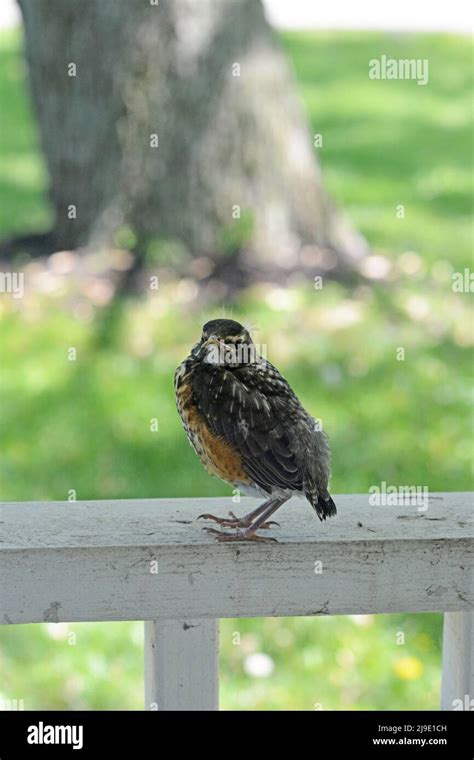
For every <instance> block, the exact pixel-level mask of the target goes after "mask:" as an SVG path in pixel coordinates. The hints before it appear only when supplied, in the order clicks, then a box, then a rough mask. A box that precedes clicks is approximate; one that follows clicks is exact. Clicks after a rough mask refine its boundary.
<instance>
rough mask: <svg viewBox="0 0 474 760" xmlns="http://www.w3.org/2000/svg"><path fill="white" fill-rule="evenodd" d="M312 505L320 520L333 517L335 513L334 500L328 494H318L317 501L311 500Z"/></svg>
mask: <svg viewBox="0 0 474 760" xmlns="http://www.w3.org/2000/svg"><path fill="white" fill-rule="evenodd" d="M312 503H313V507H314V508H315V510H316V513H317V515H318V517H319V519H320V520H325V519H326V518H327V517H334V516H335V515H336V514H337V509H336V505H335V503H334V501H333V500H332V499H331V497H330V496H329V494H326V496H325V497H323V496H321V495H319V496H318V500H317V501H313V502H312Z"/></svg>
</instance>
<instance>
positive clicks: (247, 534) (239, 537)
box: [203, 523, 278, 544]
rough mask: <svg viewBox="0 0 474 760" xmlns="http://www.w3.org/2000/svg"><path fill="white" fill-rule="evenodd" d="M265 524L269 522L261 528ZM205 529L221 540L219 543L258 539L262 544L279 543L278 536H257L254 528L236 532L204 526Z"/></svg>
mask: <svg viewBox="0 0 474 760" xmlns="http://www.w3.org/2000/svg"><path fill="white" fill-rule="evenodd" d="M265 525H268V523H264V524H263V525H260V526H259V528H264V527H265ZM203 530H205V531H206V532H207V533H210V534H211V535H213V536H215V537H216V540H217V541H219V543H224V542H229V541H258V542H259V543H261V544H278V541H277V540H276V538H270V537H268V536H257V534H256V533H255V530H253V529H252V528H247V529H245V530H238V531H236V532H235V533H224V532H223V531H221V530H216V529H215V528H203Z"/></svg>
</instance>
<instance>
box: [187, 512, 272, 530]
mask: <svg viewBox="0 0 474 760" xmlns="http://www.w3.org/2000/svg"><path fill="white" fill-rule="evenodd" d="M197 519H198V520H213V521H214V522H216V523H218V524H219V525H221V526H222V527H223V528H250V526H251V524H252V521H251V520H250V519H249V518H248V517H237V516H236V515H234V513H233V512H229V517H216V515H210V514H204V515H199V517H198V518H197ZM272 525H278V527H280V523H277V522H275V520H268V521H267V522H264V523H263V525H260V528H264V529H265V530H267V529H268V528H270V527H271V526H272ZM204 530H208V529H207V528H204Z"/></svg>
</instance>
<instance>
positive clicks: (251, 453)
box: [174, 319, 337, 543]
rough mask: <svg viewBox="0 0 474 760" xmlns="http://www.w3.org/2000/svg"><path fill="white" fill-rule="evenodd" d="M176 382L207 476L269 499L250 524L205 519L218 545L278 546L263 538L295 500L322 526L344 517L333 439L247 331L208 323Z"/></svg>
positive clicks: (229, 322) (228, 323) (230, 323)
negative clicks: (331, 486)
mask: <svg viewBox="0 0 474 760" xmlns="http://www.w3.org/2000/svg"><path fill="white" fill-rule="evenodd" d="M174 382H175V394H176V406H177V410H178V413H179V415H180V417H181V421H182V424H183V427H184V429H185V431H186V433H187V436H188V439H189V442H190V444H191V445H192V446H193V448H194V450H195V452H196V454H197V455H198V457H199V459H200V460H201V463H202V464H203V465H204V467H205V468H206V470H207V471H208V472H209V473H210V474H212V475H214V476H216V477H218V478H220V479H221V480H223V481H225V482H227V483H229V484H230V485H232V486H233V488H234V489H237V490H238V492H239V493H243V494H245V495H248V496H259V497H261V498H264V502H263V503H262V504H261V505H260V506H259V507H257V508H256V509H254V510H252V511H251V512H249V513H248V514H246V515H244V516H243V517H237V516H236V515H235V514H234V513H233V512H230V513H229V516H228V517H218V516H216V515H212V514H207V513H206V514H203V515H199V518H198V519H203V520H207V521H213V522H215V523H217V524H218V525H219V526H220V527H219V529H216V528H211V527H206V528H204V529H205V530H207V531H208V532H209V533H210V534H212V535H213V536H214V537H215V538H216V539H217V541H219V542H228V541H261V542H266V543H268V542H273V541H276V539H275V538H271V537H269V536H268V534H267V535H265V536H262V535H260V534H258V533H257V531H258V530H259V529H269V528H271V526H272V525H278V523H275V521H270V520H269V518H270V517H271V516H272V515H273V514H274V513H275V512H276V511H277V509H279V508H280V507H281V506H282V505H283V504H284V503H285V502H286V501H288V499H290V498H291V496H294V495H298V496H300V497H303V498H304V497H305V498H306V499H307V501H308V502H309V503H310V504H311V506H312V507H313V509H314V511H315V512H316V515H317V516H318V517H319V519H320V520H321V521H322V520H325V519H326V518H328V517H333V516H334V515H336V511H337V510H336V505H335V503H334V501H333V499H332V498H331V496H330V494H329V491H328V482H329V477H330V448H329V440H328V436H327V434H326V432H325V431H323V430H322V429H320V428H321V425H320V424H319V423H316V421H315V419H314V418H313V417H312V416H311V414H309V412H307V411H306V409H305V408H304V407H303V405H302V404H301V402H300V401H299V399H298V397H297V396H296V394H295V393H294V391H293V390H292V388H291V386H290V385H289V383H288V382H287V380H285V378H284V377H283V376H282V375H281V374H280V372H279V371H278V370H277V369H276V367H274V366H273V364H271V363H270V362H269V361H268V360H267V359H266V358H264V357H262V356H261V354H260V352H259V351H258V350H257V346H256V345H255V343H254V342H253V340H252V338H251V336H250V332H249V330H247V329H246V327H244V326H243V325H241V324H240V323H239V322H236V321H234V320H233V319H212V320H210V321H208V322H206V324H205V325H204V326H203V328H202V334H201V337H200V340H199V341H198V342H197V343H196V344H195V345H194V346H193V347H192V349H191V352H190V354H189V356H188V357H187V358H186V359H184V361H183V362H181V364H180V365H179V366H178V368H177V369H176V372H175V378H174ZM223 529H224V530H223ZM277 543H278V542H277Z"/></svg>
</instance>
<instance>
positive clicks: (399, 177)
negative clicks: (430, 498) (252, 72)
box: [0, 33, 473, 710]
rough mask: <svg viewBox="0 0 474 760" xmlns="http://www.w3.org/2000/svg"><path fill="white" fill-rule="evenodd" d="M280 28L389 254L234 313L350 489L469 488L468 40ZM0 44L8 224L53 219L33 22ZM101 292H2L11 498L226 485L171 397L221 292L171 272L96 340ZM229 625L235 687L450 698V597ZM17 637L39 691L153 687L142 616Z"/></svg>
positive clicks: (71, 695) (359, 704)
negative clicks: (397, 76)
mask: <svg viewBox="0 0 474 760" xmlns="http://www.w3.org/2000/svg"><path fill="white" fill-rule="evenodd" d="M283 44H284V46H285V48H286V50H287V51H288V54H289V56H290V58H291V60H292V61H293V64H294V67H295V71H296V75H297V79H298V83H299V87H300V90H301V94H302V97H303V101H304V104H305V106H306V108H307V111H308V115H309V119H310V121H311V129H312V131H313V132H320V133H321V134H322V135H323V148H322V149H320V151H319V155H320V159H321V163H322V166H323V170H324V177H325V182H326V185H327V187H328V189H329V191H330V192H331V193H332V195H333V197H334V198H336V199H337V201H338V202H339V203H341V205H344V206H345V208H346V210H347V212H348V214H349V216H350V217H351V218H352V219H353V221H354V223H355V224H357V225H358V227H359V228H360V229H361V230H362V231H363V232H364V234H365V235H366V236H367V238H368V240H369V242H370V243H371V245H372V246H373V248H374V250H375V251H376V252H378V253H383V254H384V255H385V256H387V257H388V258H389V260H390V261H391V263H392V265H393V275H392V280H391V281H390V282H388V283H385V284H380V285H376V284H374V285H373V286H371V287H369V286H368V285H366V286H362V287H358V288H356V289H355V290H348V289H347V288H345V287H343V286H342V285H339V284H337V283H325V285H324V287H323V289H322V290H314V289H313V283H312V282H311V281H309V282H308V283H307V284H301V283H300V284H298V285H294V286H292V285H291V284H289V285H288V287H287V288H285V289H284V290H280V289H278V288H274V287H270V286H258V287H254V288H250V289H249V290H248V291H247V292H246V293H245V294H243V295H242V297H241V299H240V301H239V304H238V306H235V308H234V310H233V315H234V316H235V317H236V318H239V319H243V320H249V321H251V322H252V323H253V324H255V325H257V326H258V330H257V332H256V336H255V337H256V340H257V341H258V342H260V343H266V344H268V356H269V358H270V359H271V360H272V361H273V362H274V363H275V364H277V366H279V367H280V368H281V369H282V371H283V373H284V374H285V375H286V377H287V378H288V379H289V380H290V382H291V383H292V385H293V386H294V387H295V389H296V391H297V392H298V394H299V396H300V397H301V399H302V401H303V402H304V403H305V405H307V406H308V408H309V409H311V411H312V412H313V414H314V415H315V416H317V417H321V418H322V419H323V420H324V425H325V428H326V429H327V430H328V432H329V434H330V437H331V441H332V448H333V456H334V468H333V469H334V475H333V481H332V487H333V491H334V492H336V493H337V492H357V491H359V492H360V491H367V489H368V488H369V486H371V485H373V484H375V483H380V481H381V480H385V481H387V482H389V483H395V484H409V485H425V486H428V487H429V488H430V489H431V490H445V491H450V490H464V489H470V488H472V474H471V461H472V416H471V414H472V406H471V397H472V396H471V381H472V369H473V366H472V358H471V354H470V352H469V350H468V349H469V345H470V343H472V329H471V321H470V320H471V319H472V313H471V312H470V311H469V303H468V301H469V294H467V293H460V294H457V293H453V291H452V288H451V273H452V272H453V271H456V270H460V269H463V268H464V267H469V266H470V265H471V260H470V247H469V246H470V238H471V234H472V229H471V227H470V224H469V220H468V215H469V209H470V207H471V203H472V193H471V185H470V176H471V171H472V152H471V146H470V141H469V140H470V138H469V132H470V128H471V123H470V110H469V97H468V96H469V92H470V82H469V80H468V72H469V70H470V68H469V60H470V58H469V56H470V43H469V42H468V41H467V40H465V39H462V38H456V37H450V36H435V35H430V36H418V35H416V36H408V35H405V36H404V35H381V34H358V35H355V34H352V35H351V34H345V33H344V34H326V33H317V34H312V33H291V34H285V35H284V37H283ZM381 53H385V54H386V55H393V56H395V57H403V58H412V57H415V58H428V59H429V62H430V64H429V65H430V83H429V85H428V86H427V87H419V86H418V85H417V84H416V82H412V81H408V82H373V81H370V80H369V79H368V77H367V66H368V61H369V60H370V59H371V58H374V57H378V56H380V54H381ZM0 63H1V64H2V66H1V68H0V70H1V72H2V75H1V76H0V100H1V102H2V105H3V106H4V107H3V109H2V110H3V114H4V116H3V118H2V127H1V130H0V161H1V162H2V167H3V166H5V171H4V172H3V179H2V183H1V184H0V205H1V208H2V212H1V216H0V236H2V237H3V236H7V235H10V234H15V233H19V232H21V233H23V232H26V231H29V230H35V229H37V228H38V227H40V228H44V229H45V228H47V225H48V223H49V221H50V210H49V207H48V204H47V201H46V200H45V196H44V191H45V187H46V179H45V171H44V167H43V164H42V161H41V158H40V155H39V153H38V138H37V135H36V132H35V128H34V123H33V121H32V115H31V111H30V108H29V106H28V98H27V93H26V89H25V83H24V66H23V62H22V58H21V45H20V38H19V36H18V34H17V33H8V34H3V35H0ZM398 204H404V205H405V209H406V215H405V219H397V217H396V213H395V212H396V206H397V205H398ZM27 272H30V274H31V277H32V278H34V272H33V271H32V270H31V269H28V270H27ZM27 276H29V275H27ZM78 304H79V305H78ZM84 305H86V306H87V307H88V308H87V309H85V308H82V307H84ZM79 307H81V308H79ZM93 312H94V309H93V307H92V306H91V305H90V304H89V303H88V299H87V297H86V296H84V295H82V296H78V295H77V293H75V292H74V291H73V290H72V291H71V289H70V287H69V285H68V283H67V278H64V287H63V288H62V290H61V289H60V290H59V291H58V292H53V293H51V294H48V293H47V292H45V293H40V292H38V291H37V290H36V289H35V288H34V287H31V288H28V287H27V292H26V295H25V298H24V299H22V300H21V301H14V300H10V299H9V298H8V297H2V300H0V321H1V331H2V346H1V352H2V373H1V391H2V412H3V414H2V420H1V435H2V444H3V445H2V457H1V461H0V498H1V499H3V500H34V499H66V498H67V497H68V493H69V491H70V490H71V489H73V490H74V491H76V494H77V498H78V499H100V498H107V499H114V498H115V499H118V498H129V497H159V496H168V497H171V496H212V495H226V494H227V495H230V489H229V488H228V487H226V486H225V485H224V484H222V483H220V482H218V481H216V480H214V479H212V478H210V477H209V476H208V475H207V474H206V473H205V472H204V471H203V469H202V467H201V466H200V464H199V462H198V461H197V459H196V457H195V455H194V453H193V451H192V450H191V448H190V447H189V446H188V444H187V442H186V440H185V436H184V433H183V431H182V429H181V425H180V422H179V419H178V417H177V414H176V411H175V408H174V399H173V389H172V374H173V370H174V368H175V366H176V365H177V364H178V363H179V361H181V359H182V358H183V357H184V356H185V355H186V354H187V352H188V350H189V347H190V345H191V343H192V342H193V341H194V340H195V339H196V338H197V337H198V333H199V324H200V323H202V322H203V321H204V320H205V319H206V318H208V317H209V316H210V313H209V311H208V310H206V309H204V308H202V307H201V306H200V305H197V304H196V303H195V302H192V301H191V302H187V301H186V300H183V298H182V293H181V291H180V289H179V286H178V285H177V284H176V283H173V282H170V283H169V284H164V285H163V287H161V289H160V291H159V293H158V294H155V295H154V296H148V297H146V298H142V299H139V300H137V301H134V302H131V303H129V304H128V305H127V308H126V312H125V315H124V319H123V321H122V323H121V325H120V328H119V330H118V334H117V335H116V338H115V340H114V342H113V343H112V344H111V345H110V346H109V347H108V348H107V349H104V350H102V351H99V352H98V351H97V350H95V349H94V347H93V338H94V321H93V320H91V319H90V313H92V314H93ZM216 312H219V309H216V310H214V311H213V312H212V313H216ZM71 346H73V347H75V348H76V350H77V360H76V361H74V362H72V361H68V360H67V351H68V348H69V347H71ZM399 347H403V348H404V349H405V360H404V361H397V358H396V351H397V349H398V348H399ZM152 418H157V419H158V420H159V431H158V433H153V432H151V431H150V420H151V419H152ZM183 473H184V476H183ZM390 517H391V516H390V514H389V513H388V514H387V519H390ZM314 529H315V532H317V530H318V525H317V521H316V520H315V526H314ZM71 633H72V634H75V637H74V636H72V637H71V636H70V634H71ZM221 633H222V656H221V670H222V704H223V707H224V708H228V709H236V708H237V709H269V708H275V709H283V708H301V709H308V710H312V709H319V707H321V708H322V709H338V708H340V709H343V708H349V709H375V708H383V709H403V708H406V707H413V708H420V709H427V708H436V707H437V704H438V691H439V681H440V636H441V619H440V616H439V615H384V616H376V617H368V618H365V619H363V620H361V619H359V618H351V617H345V618H342V617H338V618H321V619H304V618H301V619H266V620H230V621H223V622H222V624H221ZM400 634H404V643H399V642H400V638H401V637H400ZM0 642H1V643H0V670H1V672H2V687H1V694H0V697H2V696H3V697H5V698H17V699H20V698H23V699H24V700H25V706H26V707H30V708H35V707H36V708H41V707H44V708H62V709H79V708H90V709H106V708H111V709H113V708H119V707H123V708H129V709H140V707H141V699H142V690H141V678H142V654H141V646H142V632H141V626H140V624H137V623H133V624H125V623H117V624H74V625H72V624H71V625H70V626H69V628H67V627H66V626H55V625H54V624H48V625H44V626H25V627H20V628H16V629H11V630H9V629H2V630H1V631H0ZM258 653H263V654H266V655H267V656H269V657H270V658H271V661H272V663H273V667H274V670H273V673H272V674H271V675H268V676H267V677H257V676H255V675H252V674H251V672H249V668H250V667H251V662H252V660H251V659H250V660H249V658H251V656H252V655H255V654H258ZM249 663H250V664H249Z"/></svg>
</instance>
